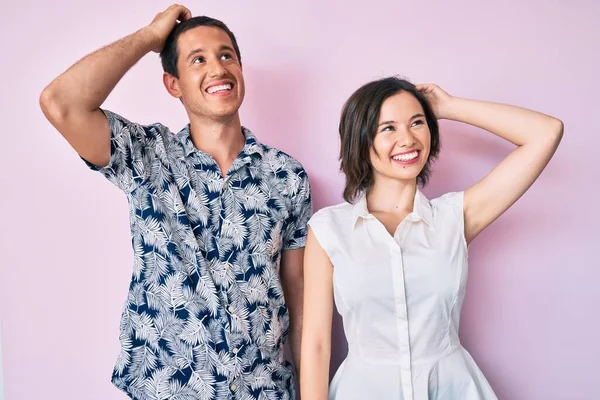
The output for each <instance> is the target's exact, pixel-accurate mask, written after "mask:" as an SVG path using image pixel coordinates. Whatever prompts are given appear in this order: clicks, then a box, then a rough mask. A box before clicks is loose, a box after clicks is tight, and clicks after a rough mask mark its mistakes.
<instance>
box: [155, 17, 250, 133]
mask: <svg viewBox="0 0 600 400" xmlns="http://www.w3.org/2000/svg"><path fill="white" fill-rule="evenodd" d="M177 52H178V60H177V70H178V73H179V78H178V79H177V78H173V77H171V78H169V79H172V83H171V85H172V88H175V89H176V90H175V91H173V90H170V89H169V85H167V89H168V90H169V92H170V93H171V94H172V95H174V96H176V97H179V98H180V99H181V100H182V102H183V104H184V106H185V108H186V110H187V112H188V114H190V116H191V115H195V116H198V117H202V118H208V119H211V120H215V121H222V120H227V119H228V118H230V117H232V116H234V115H236V113H237V111H238V109H239V108H240V105H241V104H242V101H243V99H244V93H245V87H244V77H243V75H242V67H241V65H240V62H239V60H238V57H237V55H236V53H235V50H234V49H233V43H232V42H231V39H230V38H229V36H228V35H227V33H226V32H225V31H223V30H222V29H219V28H215V27H208V26H200V27H197V28H193V29H190V30H188V31H186V32H184V33H182V34H181V35H180V36H179V39H178V42H177ZM169 76H170V75H169ZM166 82H167V80H165V84H166Z"/></svg>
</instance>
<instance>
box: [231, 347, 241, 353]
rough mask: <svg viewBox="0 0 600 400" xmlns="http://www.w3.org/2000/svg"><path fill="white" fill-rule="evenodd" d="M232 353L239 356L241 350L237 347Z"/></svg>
mask: <svg viewBox="0 0 600 400" xmlns="http://www.w3.org/2000/svg"><path fill="white" fill-rule="evenodd" d="M232 352H233V354H237V353H239V352H240V349H238V348H237V347H235V348H234V349H233V350H232Z"/></svg>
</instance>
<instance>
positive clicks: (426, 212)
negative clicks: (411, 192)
mask: <svg viewBox="0 0 600 400" xmlns="http://www.w3.org/2000/svg"><path fill="white" fill-rule="evenodd" d="M352 207H353V209H352V227H353V228H354V227H356V224H357V222H358V221H359V220H360V219H371V218H375V217H374V216H373V215H372V214H371V213H369V210H368V209H367V197H366V196H365V195H364V194H362V195H361V196H360V198H359V199H358V201H357V202H356V203H354V205H353V206H352ZM406 218H407V219H408V220H410V221H413V222H416V221H423V222H425V223H426V224H427V225H428V226H429V227H430V228H433V209H432V207H431V203H430V202H429V199H427V197H425V195H424V194H423V193H422V192H421V191H420V190H419V189H418V188H417V192H416V193H415V200H414V202H413V211H412V212H411V213H410V214H408V216H407V217H406Z"/></svg>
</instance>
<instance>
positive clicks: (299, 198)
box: [283, 169, 313, 250]
mask: <svg viewBox="0 0 600 400" xmlns="http://www.w3.org/2000/svg"><path fill="white" fill-rule="evenodd" d="M298 177H299V178H300V179H301V183H300V185H298V190H297V191H296V193H295V194H294V196H293V199H292V207H293V209H292V211H291V213H290V217H289V218H290V219H289V221H288V223H287V227H286V230H285V234H284V241H283V250H294V249H300V248H303V247H304V245H305V244H306V237H307V236H308V220H309V219H310V217H311V216H312V211H313V209H312V197H311V192H310V182H309V180H308V176H307V175H306V172H305V171H304V170H303V169H302V170H301V171H300V172H299V173H298Z"/></svg>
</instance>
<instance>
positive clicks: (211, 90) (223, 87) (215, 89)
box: [206, 84, 231, 94]
mask: <svg viewBox="0 0 600 400" xmlns="http://www.w3.org/2000/svg"><path fill="white" fill-rule="evenodd" d="M224 90H231V85H230V84H226V85H219V86H211V87H209V88H208V89H207V90H206V91H207V92H208V93H210V94H212V93H216V92H222V91H224Z"/></svg>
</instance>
